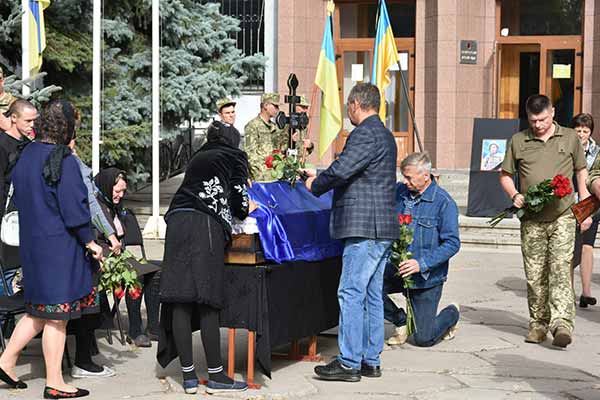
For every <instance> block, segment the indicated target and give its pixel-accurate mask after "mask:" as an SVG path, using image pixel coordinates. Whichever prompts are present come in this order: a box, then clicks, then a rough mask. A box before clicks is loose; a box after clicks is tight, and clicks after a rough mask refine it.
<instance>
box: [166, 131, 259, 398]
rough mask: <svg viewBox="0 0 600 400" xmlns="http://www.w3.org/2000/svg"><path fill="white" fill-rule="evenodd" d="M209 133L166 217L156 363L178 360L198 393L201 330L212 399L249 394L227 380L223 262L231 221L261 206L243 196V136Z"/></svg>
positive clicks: (186, 386)
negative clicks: (196, 337)
mask: <svg viewBox="0 0 600 400" xmlns="http://www.w3.org/2000/svg"><path fill="white" fill-rule="evenodd" d="M232 132H233V130H223V129H220V125H219V124H214V123H213V124H212V125H211V126H210V127H209V128H208V132H207V140H208V142H207V143H206V144H205V145H204V146H203V147H202V148H201V149H200V150H198V151H197V152H196V153H195V154H194V156H193V157H192V159H191V160H190V162H189V164H188V166H187V169H186V171H185V178H184V179H183V182H182V183H181V186H180V187H179V189H178V190H177V192H176V193H175V196H174V197H173V199H172V201H171V205H170V207H169V210H168V211H167V213H166V215H165V220H166V222H167V234H166V239H165V255H164V260H163V266H162V271H161V279H160V300H161V305H162V308H161V318H160V329H161V333H160V339H159V343H158V354H157V359H158V362H159V364H160V365H162V366H163V367H166V366H167V365H168V364H169V363H170V362H171V360H173V359H174V358H176V357H179V361H180V363H181V371H182V374H183V387H184V390H185V392H186V393H190V394H193V393H196V391H197V389H198V377H197V375H196V372H195V369H194V360H193V352H192V332H193V331H195V330H198V329H200V330H201V334H202V345H203V346H204V353H205V355H206V362H207V364H208V383H207V389H206V391H207V392H208V393H219V392H228V391H241V390H246V388H247V387H248V386H247V384H246V383H245V382H237V381H233V380H232V379H231V378H229V377H228V376H227V375H226V374H225V373H224V372H223V363H222V360H221V340H220V333H219V309H221V308H222V307H223V305H224V302H225V299H224V281H223V279H224V277H223V269H224V255H225V246H226V245H227V244H228V242H229V240H230V238H231V223H232V216H236V217H238V218H239V219H244V218H246V216H247V215H248V213H249V212H251V211H252V210H253V209H254V208H255V207H256V205H255V204H254V203H253V202H251V201H249V199H248V195H247V192H246V182H247V180H248V158H247V155H246V153H244V152H243V151H242V150H240V149H238V145H239V142H240V137H239V133H237V135H236V134H235V133H232Z"/></svg>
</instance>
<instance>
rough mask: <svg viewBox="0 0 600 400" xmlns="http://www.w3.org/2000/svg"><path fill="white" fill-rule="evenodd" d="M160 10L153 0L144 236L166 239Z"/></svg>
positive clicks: (156, 0) (157, 2)
mask: <svg viewBox="0 0 600 400" xmlns="http://www.w3.org/2000/svg"><path fill="white" fill-rule="evenodd" d="M159 146H160V8H159V0H152V216H151V217H150V219H148V222H147V223H146V226H145V227H144V236H145V237H152V238H157V239H159V238H160V239H164V237H165V233H166V230H167V229H166V228H167V227H166V224H165V220H164V219H163V218H162V217H161V216H160V156H159Z"/></svg>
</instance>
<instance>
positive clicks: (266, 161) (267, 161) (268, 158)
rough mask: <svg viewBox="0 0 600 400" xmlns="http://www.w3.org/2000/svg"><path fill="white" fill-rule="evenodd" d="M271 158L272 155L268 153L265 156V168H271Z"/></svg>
mask: <svg viewBox="0 0 600 400" xmlns="http://www.w3.org/2000/svg"><path fill="white" fill-rule="evenodd" d="M273 159H274V158H273V155H268V156H267V158H265V165H266V166H267V168H269V169H270V168H273Z"/></svg>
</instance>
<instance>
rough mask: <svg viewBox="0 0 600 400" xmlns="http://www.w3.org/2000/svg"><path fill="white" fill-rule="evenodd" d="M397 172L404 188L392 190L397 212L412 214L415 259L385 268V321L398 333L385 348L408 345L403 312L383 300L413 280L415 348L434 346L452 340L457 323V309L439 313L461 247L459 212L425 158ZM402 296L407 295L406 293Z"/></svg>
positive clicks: (420, 156) (411, 161)
mask: <svg viewBox="0 0 600 400" xmlns="http://www.w3.org/2000/svg"><path fill="white" fill-rule="evenodd" d="M400 168H401V170H402V175H403V176H404V180H405V183H399V184H398V186H397V187H396V211H397V212H398V214H404V215H410V216H411V218H412V221H411V223H410V227H411V228H412V229H413V237H414V241H413V243H412V244H411V245H410V247H409V250H410V252H411V253H412V254H413V258H412V259H410V260H407V261H404V262H402V263H401V264H400V267H399V270H398V269H396V267H395V266H394V265H393V264H391V263H389V262H388V264H387V266H386V270H385V275H384V283H383V300H384V315H385V319H386V320H388V321H390V322H392V323H393V324H394V325H396V334H395V335H394V336H392V337H391V338H389V339H388V341H387V343H388V344H389V345H401V344H403V343H404V342H406V339H407V328H406V313H405V311H404V310H403V309H401V308H398V307H397V306H396V305H395V304H394V302H393V301H392V300H391V299H390V298H389V297H388V296H387V295H388V294H390V293H398V292H403V293H405V292H404V287H403V280H402V279H401V278H400V276H398V273H399V274H400V275H401V276H402V277H407V276H412V280H413V282H414V288H412V289H410V299H411V302H412V307H413V311H414V316H415V326H416V330H415V332H414V334H413V339H414V342H415V344H416V345H417V346H421V347H429V346H433V345H434V344H436V343H437V342H439V341H440V340H441V339H452V338H453V337H454V333H455V332H456V327H457V324H458V319H459V308H458V305H456V304H451V305H449V306H448V307H446V308H444V309H443V310H442V311H441V312H440V313H439V314H437V308H438V304H439V302H440V298H441V297H442V287H443V286H444V282H445V281H446V278H447V276H448V260H450V257H452V256H453V255H455V254H456V253H457V252H458V249H459V248H460V239H459V236H458V208H457V206H456V202H455V201H454V200H453V199H452V197H450V195H449V194H448V193H447V192H446V191H445V190H444V189H442V188H441V187H440V186H438V184H437V183H436V182H435V180H434V179H433V177H432V175H431V160H430V158H429V155H428V154H427V153H413V154H410V155H409V156H408V157H406V158H405V159H404V160H403V161H402V163H401V165H400ZM405 294H406V293H405Z"/></svg>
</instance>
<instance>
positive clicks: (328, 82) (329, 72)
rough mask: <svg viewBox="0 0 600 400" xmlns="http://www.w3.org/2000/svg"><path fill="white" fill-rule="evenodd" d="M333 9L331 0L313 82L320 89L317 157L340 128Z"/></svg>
mask: <svg viewBox="0 0 600 400" xmlns="http://www.w3.org/2000/svg"><path fill="white" fill-rule="evenodd" d="M334 9H335V6H334V4H333V1H331V0H330V1H329V3H328V4H327V20H326V22H325V32H323V44H322V45H321V55H320V56H319V64H318V66H317V75H316V76H315V84H316V85H317V86H318V87H319V89H321V92H322V97H321V129H320V134H319V158H321V157H323V154H325V151H326V150H327V149H328V148H329V146H330V145H331V143H333V141H334V140H335V137H336V136H337V134H338V133H339V131H340V129H342V107H341V106H340V93H339V87H338V80H337V72H336V69H335V52H334V51H333V33H332V27H333V24H332V22H331V21H332V14H333V11H334Z"/></svg>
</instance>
